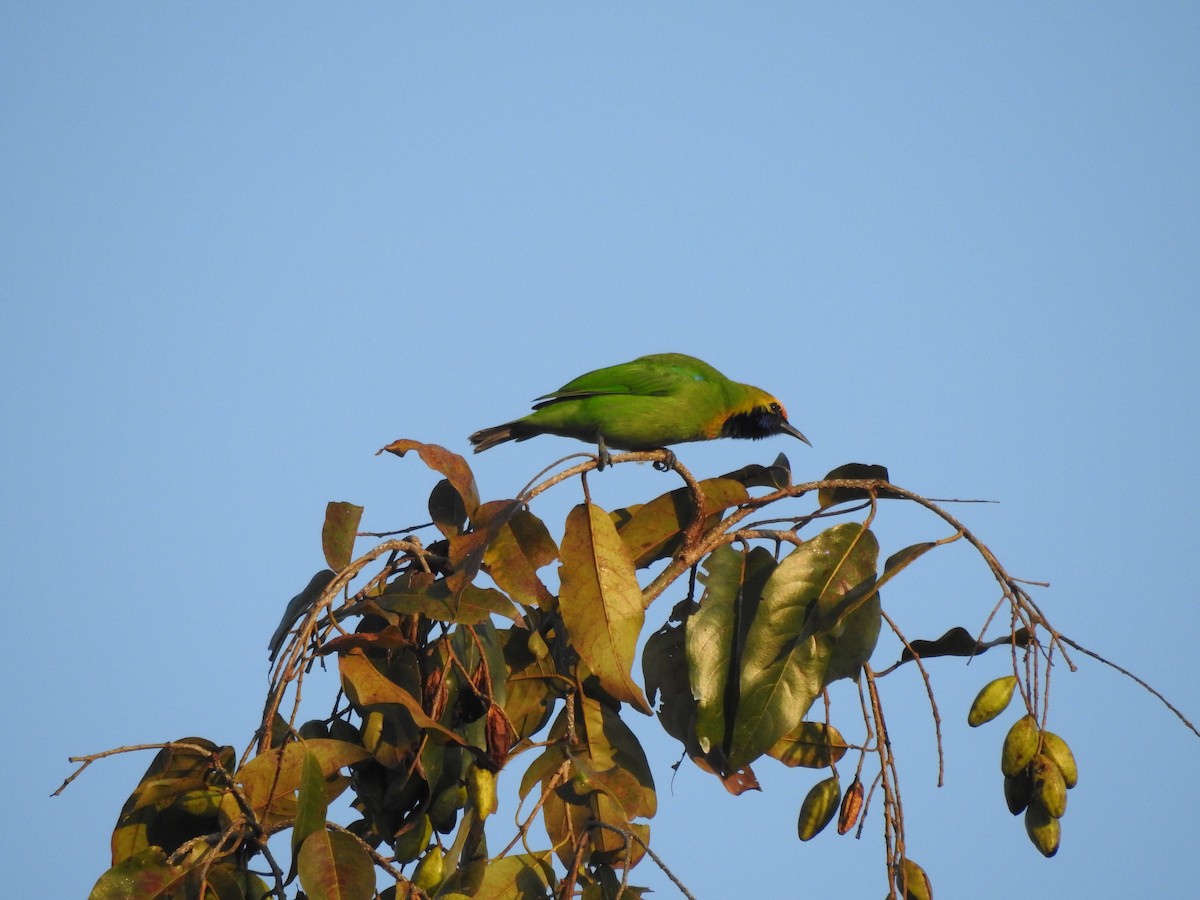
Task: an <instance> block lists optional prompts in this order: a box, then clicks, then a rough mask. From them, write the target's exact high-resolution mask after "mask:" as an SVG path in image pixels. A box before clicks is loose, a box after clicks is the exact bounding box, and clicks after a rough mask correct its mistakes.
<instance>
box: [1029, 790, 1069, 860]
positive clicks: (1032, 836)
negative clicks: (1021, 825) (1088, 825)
mask: <svg viewBox="0 0 1200 900" xmlns="http://www.w3.org/2000/svg"><path fill="white" fill-rule="evenodd" d="M1025 833H1026V834H1028V835H1029V840H1031V841H1032V842H1033V846H1035V847H1037V848H1038V852H1039V853H1041V854H1042V856H1047V857H1049V856H1053V855H1054V854H1055V853H1057V852H1058V842H1059V841H1060V840H1061V839H1062V828H1061V826H1060V825H1059V824H1058V819H1056V818H1054V816H1052V815H1050V813H1048V812H1046V810H1045V809H1043V808H1042V805H1041V804H1040V803H1030V804H1029V808H1028V809H1027V810H1025Z"/></svg>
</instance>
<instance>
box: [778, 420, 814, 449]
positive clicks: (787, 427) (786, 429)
mask: <svg viewBox="0 0 1200 900" xmlns="http://www.w3.org/2000/svg"><path fill="white" fill-rule="evenodd" d="M779 430H780V431H782V432H783V433H784V434H790V435H791V436H792V437H794V438H800V440H802V441H804V443H806V444H808V446H810V447H811V446H812V441H810V440H809V439H808V438H806V437H805V436H804V435H802V434H801V433H800V429H799V428H796V427H795V426H794V425H792V423H791V422H789V421H788V420H787V419H784V420H783V421H782V422H780V423H779Z"/></svg>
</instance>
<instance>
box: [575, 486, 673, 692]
mask: <svg viewBox="0 0 1200 900" xmlns="http://www.w3.org/2000/svg"><path fill="white" fill-rule="evenodd" d="M558 572H559V580H560V584H561V588H560V590H561V594H560V596H559V608H560V611H561V613H562V617H563V621H564V622H565V623H566V626H567V631H568V632H569V634H570V636H571V640H572V642H573V643H574V645H575V648H576V650H577V651H578V652H579V656H580V658H581V659H582V660H583V661H584V662H585V663H586V664H587V667H588V668H589V669H591V671H592V673H593V674H595V676H596V677H597V678H598V679H599V681H600V684H601V686H602V687H603V688H604V689H605V690H606V691H608V692H609V693H610V694H611V695H612V696H613V697H615V698H616V699H618V700H623V701H625V702H626V703H629V704H630V705H631V706H633V707H634V708H635V709H637V710H639V711H641V712H644V713H647V714H649V713H650V705H649V704H648V703H647V702H646V698H645V697H644V696H643V695H642V692H641V689H640V688H639V687H638V686H637V685H636V684H635V683H634V682H633V679H632V678H631V677H630V669H631V668H632V666H633V659H634V654H635V652H636V648H637V639H638V635H639V634H640V633H641V630H642V622H643V621H644V619H645V613H644V612H643V609H642V591H641V588H640V587H639V585H638V582H637V576H636V574H635V571H634V567H633V561H632V560H631V559H630V557H629V553H628V552H627V551H626V549H625V545H624V544H623V543H622V542H621V538H620V537H619V536H618V535H617V530H616V528H615V527H614V526H613V523H612V519H610V518H609V517H608V515H607V514H606V513H605V512H604V511H603V510H602V509H600V507H598V506H595V505H594V504H590V503H583V504H580V505H579V506H576V507H575V508H574V509H572V510H571V512H570V514H569V515H568V516H567V524H566V530H565V533H564V534H563V539H562V565H560V566H559V569H558Z"/></svg>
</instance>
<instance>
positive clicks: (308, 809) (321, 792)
mask: <svg viewBox="0 0 1200 900" xmlns="http://www.w3.org/2000/svg"><path fill="white" fill-rule="evenodd" d="M328 809H329V804H328V803H327V802H326V800H325V776H324V774H323V773H322V772H321V761H320V760H319V759H317V757H316V755H315V754H313V753H308V752H306V753H305V754H304V762H303V764H302V765H301V767H300V796H299V800H298V802H297V804H296V822H295V824H294V825H293V826H292V865H293V867H294V866H295V865H296V862H295V857H296V851H297V850H299V849H300V845H301V844H302V843H303V842H304V839H305V838H306V837H308V836H309V835H310V834H312V833H313V832H316V831H321V830H324V828H325V815H326V812H327V811H328Z"/></svg>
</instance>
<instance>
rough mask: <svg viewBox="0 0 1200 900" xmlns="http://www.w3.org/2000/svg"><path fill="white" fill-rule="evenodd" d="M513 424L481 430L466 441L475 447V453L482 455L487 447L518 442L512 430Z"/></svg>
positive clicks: (508, 423)
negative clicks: (507, 442) (506, 442)
mask: <svg viewBox="0 0 1200 900" xmlns="http://www.w3.org/2000/svg"><path fill="white" fill-rule="evenodd" d="M515 424H516V423H515V422H505V423H504V424H503V425H493V426H492V427H491V428H481V429H480V430H479V431H477V432H475V433H474V434H473V435H471V436H470V437H469V438H468V440H469V441H470V442H471V443H472V444H474V445H475V452H476V453H482V452H483V451H484V450H486V449H488V448H489V447H495V446H496V445H497V444H503V443H504V442H505V441H514V440H520V438H519V437H518V436H517V434H516V433H515V432H514V430H513V426H514V425H515Z"/></svg>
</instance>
